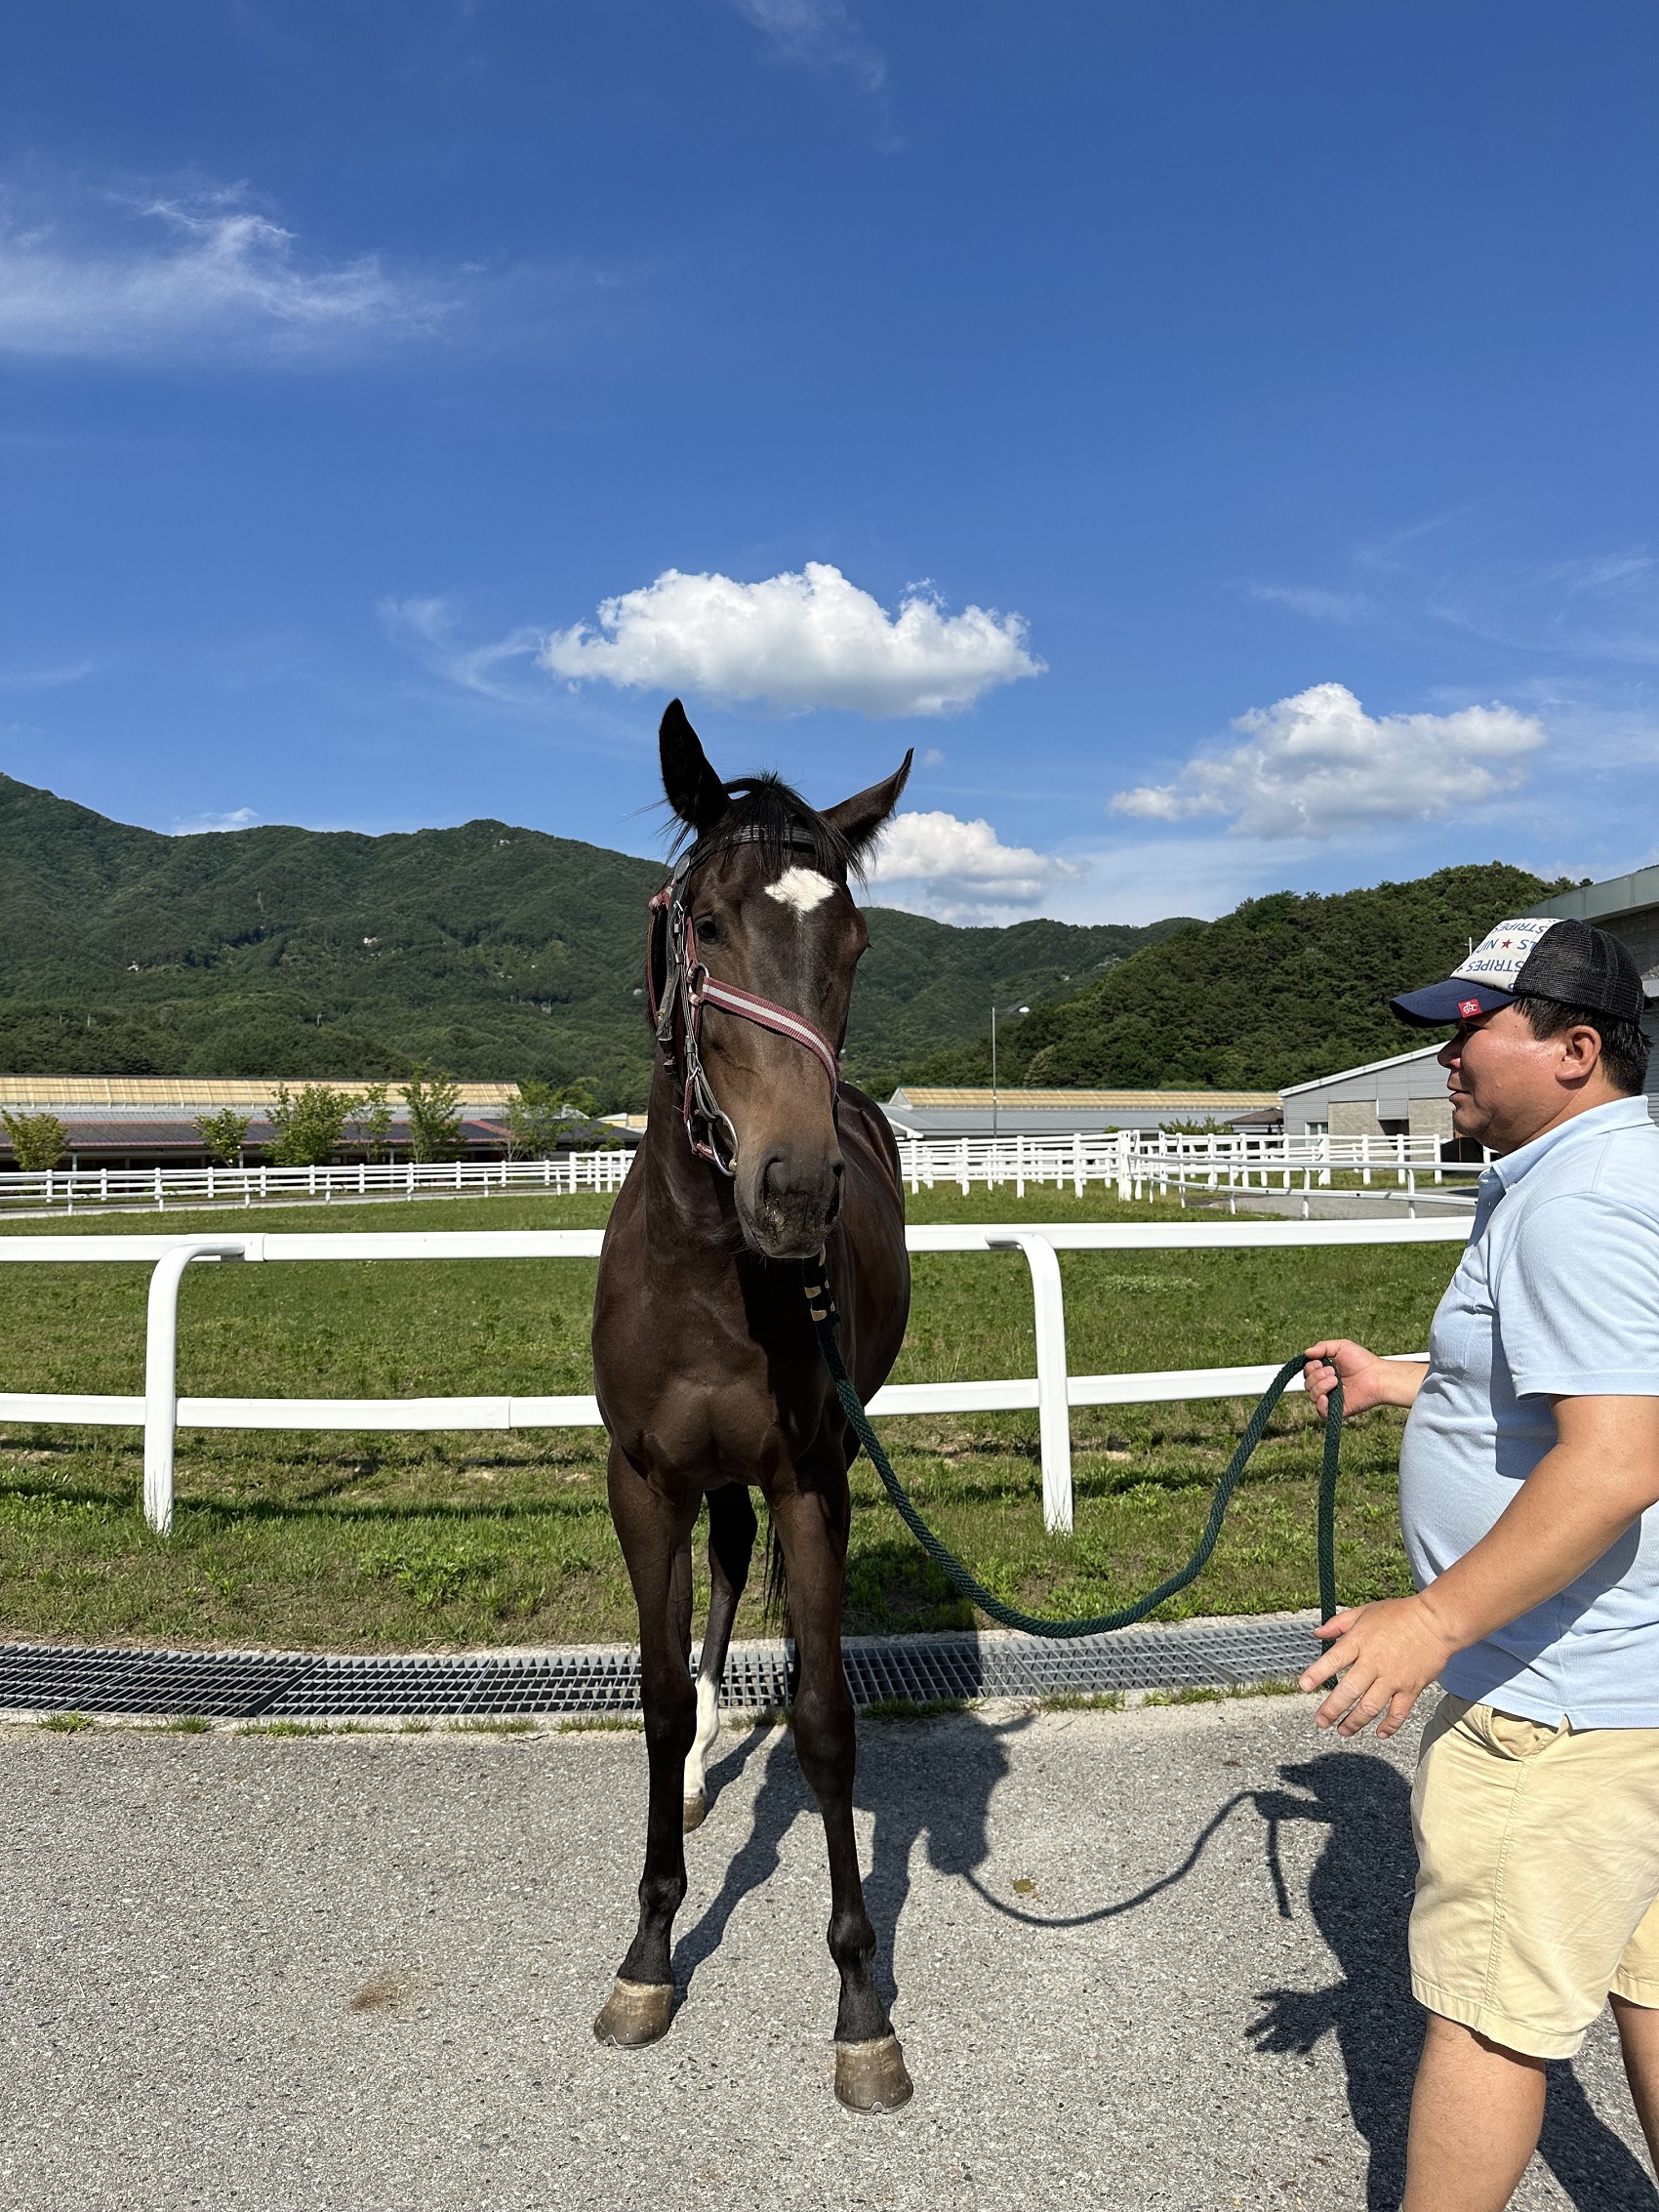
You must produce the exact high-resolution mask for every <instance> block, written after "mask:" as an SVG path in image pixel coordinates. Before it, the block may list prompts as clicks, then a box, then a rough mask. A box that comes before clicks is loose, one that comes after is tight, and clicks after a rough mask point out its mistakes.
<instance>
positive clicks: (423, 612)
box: [376, 598, 544, 709]
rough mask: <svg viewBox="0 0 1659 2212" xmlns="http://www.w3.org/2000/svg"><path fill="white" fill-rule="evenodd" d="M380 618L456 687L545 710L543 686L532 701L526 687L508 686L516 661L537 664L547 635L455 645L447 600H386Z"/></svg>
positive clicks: (516, 634)
mask: <svg viewBox="0 0 1659 2212" xmlns="http://www.w3.org/2000/svg"><path fill="white" fill-rule="evenodd" d="M376 612H377V613H378V614H379V615H380V618H381V620H382V621H383V622H384V625H385V627H386V629H387V630H388V631H389V632H390V634H391V635H393V636H394V637H404V638H409V639H411V640H413V642H414V644H415V645H416V647H417V649H418V650H419V651H420V653H421V655H422V658H423V659H424V660H425V662H426V664H427V666H428V667H430V668H432V669H433V670H435V671H436V672H437V674H438V675H440V676H447V677H448V679H449V680H450V682H451V683H459V684H460V685H461V686H462V687H463V689H465V690H467V691H476V692H478V693H480V694H481V695H482V696H483V697H484V698H486V699H494V700H497V701H499V702H500V703H501V704H502V705H503V706H509V707H529V708H533V709H534V708H539V707H541V706H542V705H543V703H544V702H543V698H542V697H541V695H540V689H541V687H540V686H538V687H537V694H536V695H530V694H527V693H526V691H525V689H524V688H523V687H522V686H520V685H514V684H512V683H509V682H507V681H506V677H507V676H508V675H509V674H510V672H511V669H512V664H513V663H514V662H515V661H526V660H531V659H534V658H535V657H536V656H537V655H538V654H539V653H540V652H541V649H542V645H543V642H544V633H543V632H542V631H540V630H535V629H525V630H515V631H512V632H511V633H510V634H509V635H507V636H506V637H497V638H494V639H492V640H491V641H490V642H489V643H488V644H484V645H463V644H460V643H458V642H457V640H456V635H455V631H456V618H455V614H454V611H453V609H452V608H451V606H450V604H449V601H448V600H447V599H443V598H425V599H393V598H384V599H382V600H381V601H380V602H379V605H378V607H377V609H376Z"/></svg>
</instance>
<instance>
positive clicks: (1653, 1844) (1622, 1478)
mask: <svg viewBox="0 0 1659 2212" xmlns="http://www.w3.org/2000/svg"><path fill="white" fill-rule="evenodd" d="M1394 1004H1395V1007H1396V1011H1397V1012H1398V1013H1400V1014H1401V1015H1402V1016H1403V1017H1404V1018H1405V1019H1406V1020H1407V1021H1414V1022H1418V1023H1422V1024H1426V1025H1427V1024H1440V1023H1444V1022H1447V1021H1454V1022H1456V1023H1457V1025H1458V1027H1457V1034H1456V1035H1455V1036H1454V1037H1453V1038H1452V1040H1451V1041H1450V1043H1449V1044H1448V1045H1446V1046H1445V1048H1444V1050H1443V1051H1442V1052H1441V1054H1440V1059H1441V1062H1442V1063H1443V1065H1444V1066H1445V1068H1446V1070H1447V1088H1448V1090H1449V1091H1450V1094H1451V1100H1452V1120H1453V1126H1454V1127H1455V1128H1456V1130H1457V1132H1458V1134H1459V1135H1460V1136H1468V1137H1474V1138H1477V1139H1478V1140H1479V1141H1480V1142H1481V1143H1482V1144H1484V1145H1485V1146H1487V1147H1488V1148H1489V1149H1490V1150H1491V1151H1492V1152H1493V1153H1494V1154H1496V1155H1497V1157H1496V1159H1495V1161H1494V1163H1493V1165H1492V1166H1491V1167H1488V1168H1487V1169H1486V1171H1485V1172H1484V1174H1482V1176H1481V1178H1480V1186H1479V1199H1478V1204H1477V1208H1476V1213H1475V1222H1474V1227H1473V1229H1472V1231H1471V1235H1470V1240H1469V1247H1468V1249H1467V1250H1466V1252H1465V1253H1464V1255H1463V1258H1462V1260H1461V1261H1460V1262H1459V1265H1458V1268H1457V1272H1456V1274H1455V1275H1454V1276H1453V1278H1452V1281H1451V1284H1450V1287H1449V1288H1448V1290H1447V1291H1446V1294H1445V1296H1444V1297H1443V1298H1442V1299H1441V1301H1440V1305H1439V1310H1438V1312H1437V1313H1436V1316H1435V1324H1434V1328H1433V1329H1432V1331H1430V1337H1429V1360H1428V1364H1427V1366H1416V1365H1405V1364H1398V1363H1396V1362H1392V1361H1384V1360H1380V1359H1377V1358H1376V1357H1375V1356H1374V1355H1373V1354H1372V1353H1370V1352H1368V1351H1366V1350H1365V1349H1364V1347H1363V1346H1361V1345H1358V1344H1354V1343H1350V1342H1347V1341H1346V1340H1341V1341H1338V1340H1333V1341H1330V1342H1326V1343H1322V1344H1315V1345H1314V1346H1313V1348H1312V1349H1311V1351H1310V1352H1309V1355H1308V1362H1309V1364H1308V1369H1307V1381H1308V1387H1309V1390H1310V1392H1311V1393H1312V1394H1313V1396H1314V1399H1315V1404H1316V1405H1317V1407H1318V1409H1319V1412H1320V1413H1324V1411H1325V1408H1326V1404H1327V1401H1328V1396H1329V1392H1330V1390H1331V1387H1332V1385H1333V1383H1334V1382H1335V1380H1336V1378H1337V1377H1338V1376H1339V1375H1340V1377H1341V1378H1342V1384H1343V1394H1344V1399H1345V1402H1346V1405H1347V1408H1348V1409H1349V1411H1351V1412H1356V1413H1357V1412H1360V1411H1362V1410H1363V1409H1364V1408H1366V1407H1368V1406H1378V1405H1395V1406H1408V1407H1409V1408H1410V1410H1411V1411H1410V1415H1409V1418H1408V1419H1407V1421H1406V1425H1405V1434H1404V1437H1403V1439H1402V1442H1401V1447H1400V1462H1399V1497H1400V1519H1401V1524H1402V1527H1403V1530H1404V1536H1405V1547H1406V1552H1407V1556H1408V1557H1409V1559H1410V1563H1411V1570H1412V1576H1413V1578H1414V1580H1415V1581H1416V1583H1417V1585H1418V1588H1417V1594H1416V1596H1415V1597H1410V1598H1391V1599H1388V1600H1385V1601H1383V1602H1382V1603H1380V1604H1375V1605H1363V1606H1356V1607H1354V1608H1352V1609H1350V1610H1349V1611H1347V1612H1344V1613H1339V1614H1338V1615H1337V1617H1336V1618H1335V1619H1334V1620H1332V1621H1331V1622H1330V1623H1329V1625H1328V1627H1326V1628H1325V1629H1323V1630H1321V1631H1320V1633H1321V1634H1322V1635H1324V1636H1325V1637H1326V1638H1327V1639H1328V1649H1327V1650H1326V1652H1325V1654H1324V1656H1323V1657H1322V1658H1321V1659H1319V1660H1318V1661H1317V1663H1316V1664H1315V1665H1314V1666H1312V1667H1311V1668H1310V1669H1309V1670H1308V1673H1307V1674H1306V1675H1305V1676H1304V1677H1303V1687H1304V1688H1305V1689H1310V1690H1312V1689H1317V1688H1320V1687H1323V1686H1324V1685H1326V1684H1328V1683H1331V1682H1333V1681H1334V1682H1335V1685H1336V1686H1335V1688H1334V1689H1332V1690H1331V1692H1330V1695H1329V1696H1328V1697H1327V1698H1326V1700H1325V1701H1324V1703H1323V1704H1322V1705H1321V1706H1320V1708H1319V1711H1318V1715H1317V1718H1318V1723H1319V1725H1320V1727H1322V1728H1331V1727H1334V1728H1336V1729H1337V1731H1338V1732H1339V1733H1340V1734H1341V1735H1343V1736H1353V1735H1355V1734H1356V1732H1357V1731H1358V1730H1360V1729H1362V1728H1364V1727H1366V1726H1368V1725H1369V1724H1370V1723H1371V1722H1372V1721H1376V1722H1377V1724H1378V1725H1377V1733H1378V1734H1379V1736H1392V1735H1393V1734H1394V1733H1395V1731H1396V1729H1397V1728H1398V1727H1399V1726H1400V1724H1401V1723H1402V1722H1403V1721H1404V1720H1405V1718H1406V1716H1407V1714H1408V1713H1409V1712H1410V1710H1411V1707H1412V1705H1413V1703H1414V1702H1415V1700H1417V1698H1418V1696H1419V1695H1420V1694H1421V1693H1422V1691H1424V1690H1425V1689H1426V1688H1427V1687H1428V1686H1429V1684H1430V1683H1432V1682H1434V1681H1436V1680H1438V1682H1439V1684H1440V1686H1441V1689H1442V1691H1443V1692H1444V1693H1445V1694H1444V1696H1443V1697H1442V1699H1441V1700H1440V1703H1439V1705H1438V1707H1437V1708H1436V1711H1435V1712H1434V1714H1433V1715H1432V1717H1431V1718H1430V1721H1429V1723H1428V1726H1427V1727H1426V1729H1425V1731H1424V1735H1423V1744H1422V1749H1421V1751H1420V1753H1419V1760H1418V1770H1417V1779H1416V1784H1415V1787H1414V1789H1413V1792H1412V1819H1413V1825H1414V1828H1415V1832H1416V1839H1417V1850H1418V1860H1419V1873H1418V1878H1417V1890H1416V1896H1415V1899H1414V1901H1413V1905H1412V1914H1411V1979H1412V1987H1413V1989H1414V1990H1415V1992H1416V1995H1417V1997H1418V1999H1419V2001H1420V2002H1421V2003H1422V2004H1423V2005H1424V2006H1425V2007H1427V2009H1428V2013H1429V2025H1428V2033H1427V2036H1426V2038H1425V2042H1424V2047H1423V2057H1422V2062H1421V2064H1420V2067H1419V2069H1418V2075H1417V2085H1416V2089H1415V2091H1414V2093H1413V2097H1412V2105H1411V2129H1410V2141H1409V2151H1408V2161H1407V2177H1406V2191H1405V2199H1404V2208H1403V2212H1501V2208H1502V2207H1503V2206H1504V2205H1506V2204H1508V2203H1509V2201H1510V2198H1511V2196H1512V2195H1513V2193H1514V2192H1515V2189H1516V2187H1517V2183H1518V2182H1519V2180H1520V2176H1521V2173H1522V2172H1523V2170H1524V2168H1525V2166H1526V2162H1527V2160H1528V2158H1529V2157H1530V2156H1531V2154H1532V2151H1533V2148H1534V2146H1535V2145H1536V2143H1537V2140H1538V2130H1539V2126H1540V2123H1541V2121H1542V2118H1543V2110H1544V2062H1545V2061H1546V2060H1547V2059H1553V2058H1567V2057H1570V2056H1571V2055H1572V2053H1573V2052H1575V2051H1576V2050H1577V2049H1578V2047H1579V2044H1580V2043H1581V2042H1582V2040H1583V2038H1584V2034H1585V2030H1586V2029H1587V2028H1588V2027H1589V2026H1590V2023H1591V2022H1592V2021H1593V2020H1594V2019H1595V2018H1596V2016H1597V2014H1598V2012H1599V2011H1600V2010H1601V2007H1602V2005H1603V2004H1604V2003H1605V2002H1607V2000H1608V1998H1609V1997H1610V1998H1611V2001H1612V2005H1613V2011H1614V2015H1615V2018H1616V2020H1617V2023H1618V2028H1619V2035H1620V2040H1621V2043H1622V2045H1623V2050H1624V2058H1625V2069H1626V2072H1627V2074H1628V2076H1629V2080H1630V2085H1631V2091H1632V2095H1633V2097H1634V2099H1635V2102H1636V2109H1637V2113H1638V2116H1639V2119H1640V2121H1641V2125H1642V2129H1643V2132H1644V2134H1645V2135H1646V2137H1647V2142H1648V2148H1649V2150H1650V2151H1651V2152H1652V2153H1653V2155H1654V2158H1655V2160H1656V2162H1659V1129H1655V1128H1654V1126H1653V1125H1652V1123H1651V1121H1650V1120H1649V1118H1648V1113H1647V1106H1646V1101H1645V1099H1644V1098H1643V1097H1642V1095H1641V1092H1642V1086H1643V1082H1644V1080H1645V1076H1646V1067H1647V1045H1646V1041H1645V1040H1644V1039H1643V1037H1642V1035H1641V1031H1640V1027H1639V1023H1640V1017H1641V1012H1642V1004H1643V1001H1642V987H1641V978H1640V976H1639V973H1638V971H1637V967H1636V963H1634V961H1633V960H1632V959H1631V957H1630V954H1629V953H1628V951H1627V950H1626V949H1625V947H1624V946H1623V945H1621V944H1620V943H1619V941H1618V940H1617V939H1616V938H1614V937H1611V936H1609V935H1607V934H1606V932H1605V931H1603V930H1599V929H1595V928H1592V927H1591V926H1590V925H1589V924H1588V923H1586V922H1572V921H1548V920H1541V919H1537V918H1533V919H1528V920H1525V921H1519V922H1505V923H1503V924H1501V925H1500V926H1499V927H1498V928H1497V929H1495V930H1493V931H1492V933H1491V935H1490V936H1489V937H1487V938H1486V939H1485V940H1484V942H1483V943H1482V944H1481V945H1480V946H1479V947H1478V948H1477V950H1476V951H1475V952H1474V953H1473V954H1472V955H1471V956H1470V958H1469V960H1468V961H1467V962H1465V963H1464V964H1463V965H1462V966H1461V967H1459V968H1458V969H1457V970H1456V971H1455V973H1454V974H1453V976H1452V977H1451V978H1450V980H1449V981H1448V982H1446V983H1443V984H1436V985H1434V986H1433V987H1431V988H1430V989H1428V990H1425V991H1415V992H1409V993H1407V994H1406V995H1405V996H1404V997H1402V998H1399V999H1396V1001H1395V1002H1394Z"/></svg>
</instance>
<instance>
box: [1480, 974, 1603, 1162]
mask: <svg viewBox="0 0 1659 2212" xmlns="http://www.w3.org/2000/svg"><path fill="white" fill-rule="evenodd" d="M1600 1044H1601V1041H1600V1039H1599V1037H1598V1035H1597V1033H1596V1031H1595V1030H1593V1029H1569V1030H1567V1031H1566V1032H1564V1034H1563V1035H1561V1036H1559V1037H1534V1036H1533V1034H1532V1025H1531V1024H1530V1022H1528V1020H1527V1018H1526V1016H1525V1015H1524V1014H1523V1013H1522V1012H1521V1010H1520V1008H1519V1007H1518V1006H1499V1007H1498V1008H1497V1009H1496V1011H1495V1012H1493V1013H1489V1014H1477V1015H1475V1016H1474V1018H1473V1019H1472V1020H1470V1021H1466V1022H1461V1023H1460V1024H1459V1025H1458V1029H1457V1034H1456V1035H1455V1036H1454V1037H1452V1038H1450V1039H1448V1040H1447V1042H1446V1043H1445V1044H1444V1045H1441V1047H1440V1051H1439V1062H1440V1065H1441V1067H1442V1068H1444V1069H1445V1070H1446V1089H1447V1091H1448V1093H1449V1094H1450V1097H1451V1103H1452V1127H1453V1128H1454V1129H1455V1130H1456V1131H1457V1133H1458V1135H1459V1136H1468V1137H1474V1138H1475V1139H1476V1140H1477V1142H1478V1143H1481V1144H1484V1145H1487V1146H1489V1147H1490V1149H1491V1150H1492V1151H1493V1152H1514V1151H1516V1150H1517V1148H1518V1147H1519V1146H1520V1145H1523V1144H1527V1143H1529V1142H1530V1141H1531V1139H1532V1138H1533V1137H1535V1136H1540V1135H1542V1134H1543V1132H1544V1130H1545V1129H1547V1128H1553V1127H1554V1126H1555V1125H1556V1123H1557V1122H1558V1121H1560V1120H1561V1119H1562V1118H1563V1116H1564V1115H1566V1114H1570V1113H1574V1112H1578V1111H1580V1110H1582V1108H1583V1107H1584V1106H1585V1105H1589V1104H1595V1105H1598V1104H1600V1103H1601V1102H1602V1100H1603V1097H1606V1098H1611V1097H1614V1096H1616V1095H1617V1093H1616V1092H1615V1091H1614V1090H1613V1089H1612V1087H1611V1086H1610V1085H1609V1084H1608V1083H1607V1080H1606V1078H1605V1076H1603V1075H1602V1073H1601V1069H1600V1066H1599V1060H1600Z"/></svg>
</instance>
